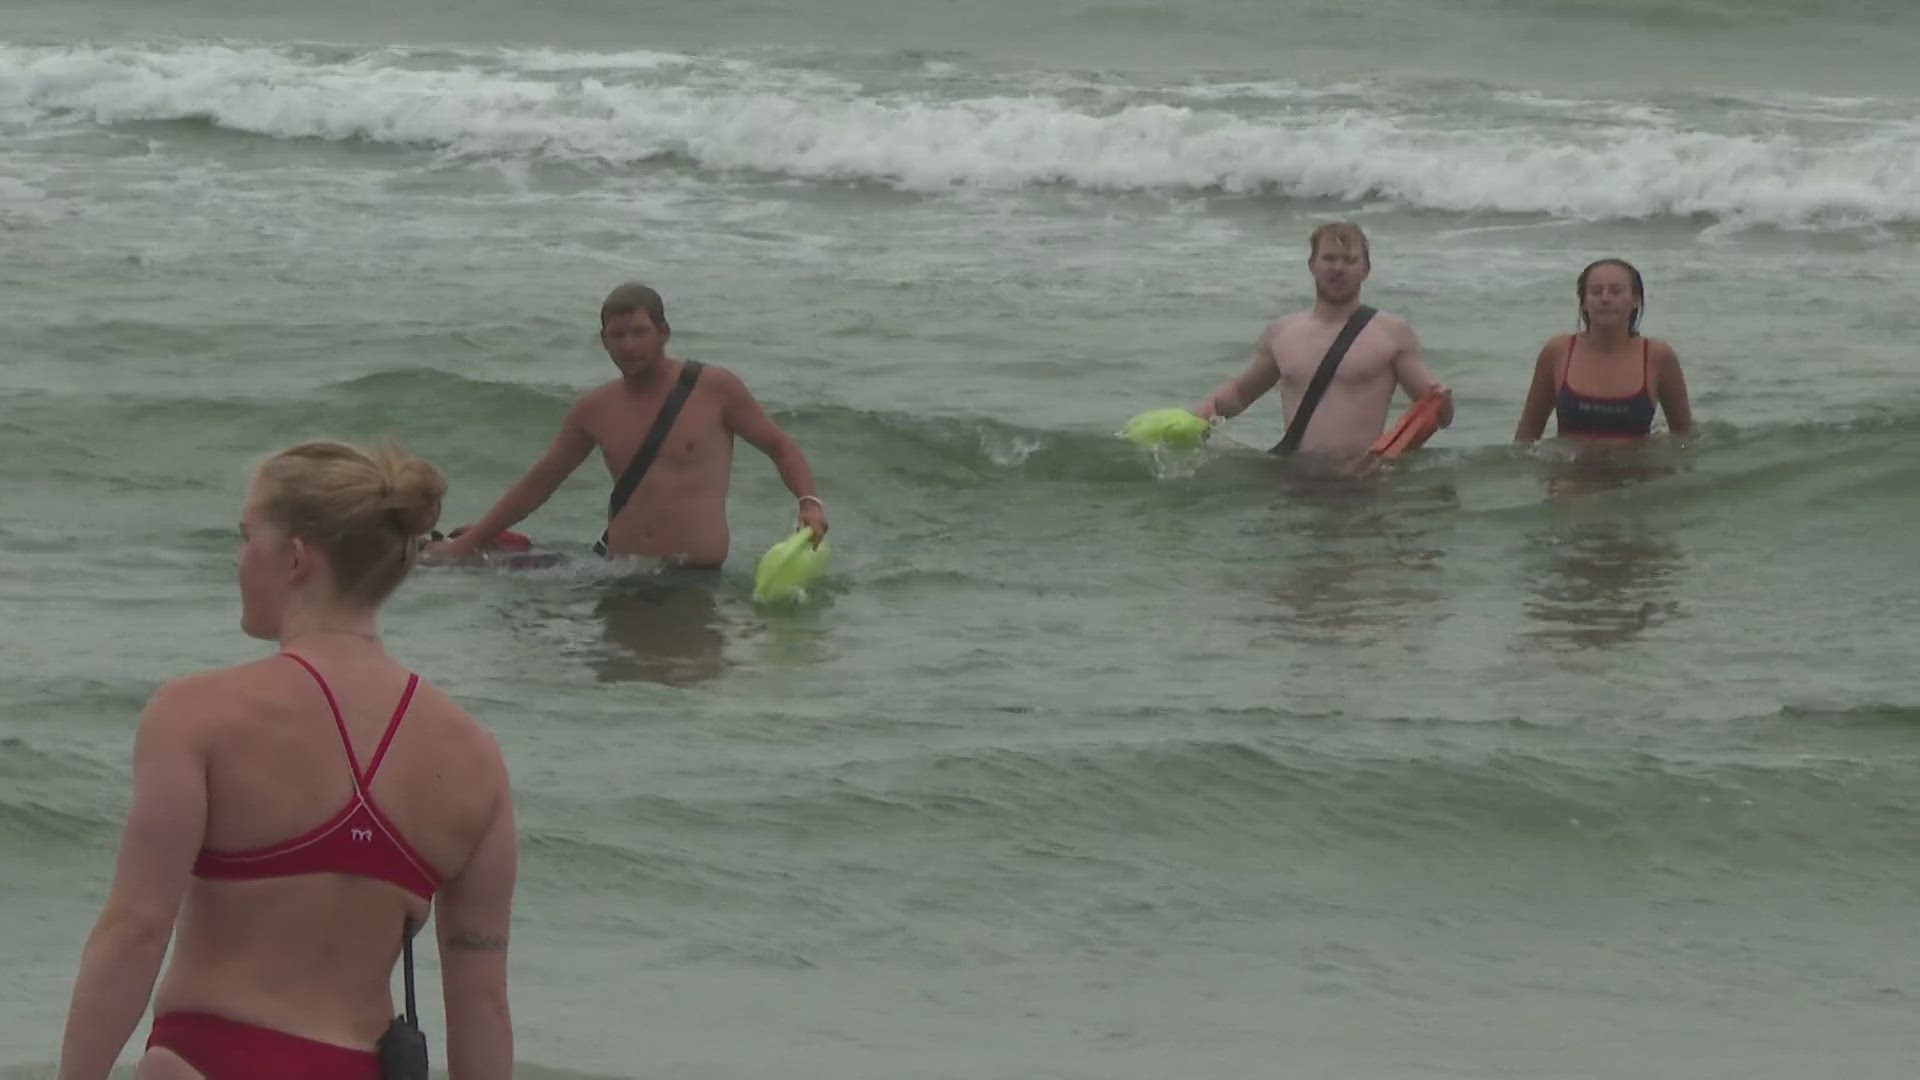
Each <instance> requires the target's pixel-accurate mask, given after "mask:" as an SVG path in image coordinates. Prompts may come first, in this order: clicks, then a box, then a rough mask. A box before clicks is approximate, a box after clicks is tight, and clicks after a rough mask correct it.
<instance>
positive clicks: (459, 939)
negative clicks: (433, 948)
mask: <svg viewBox="0 0 1920 1080" xmlns="http://www.w3.org/2000/svg"><path fill="white" fill-rule="evenodd" d="M447 948H449V949H468V950H472V951H474V952H505V951H506V950H507V935H506V933H505V932H501V933H498V934H483V933H480V932H479V931H477V930H462V931H460V932H459V933H456V934H453V935H451V936H449V937H448V938H447Z"/></svg>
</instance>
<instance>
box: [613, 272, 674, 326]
mask: <svg viewBox="0 0 1920 1080" xmlns="http://www.w3.org/2000/svg"><path fill="white" fill-rule="evenodd" d="M636 311H644V312H646V313H647V318H649V319H651V320H652V321H653V326H654V329H656V330H658V331H660V332H661V333H663V334H670V333H672V332H673V328H672V327H670V326H668V325H667V304H666V301H664V300H662V299H660V294H659V293H658V292H655V291H654V290H653V289H651V288H649V287H648V286H645V285H642V284H640V283H639V282H637V281H629V282H627V283H626V284H624V285H620V286H618V287H616V288H615V289H614V290H613V291H612V292H610V293H608V294H607V298H606V300H605V301H603V302H602V303H601V304H600V329H602V330H605V329H606V328H607V320H608V319H611V318H613V317H614V316H616V315H630V314H632V313H633V312H636Z"/></svg>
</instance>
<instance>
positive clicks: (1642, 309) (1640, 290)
mask: <svg viewBox="0 0 1920 1080" xmlns="http://www.w3.org/2000/svg"><path fill="white" fill-rule="evenodd" d="M1603 266H1617V267H1619V268H1620V269H1622V270H1625V271H1626V272H1627V276H1628V277H1630V278H1632V279H1633V298H1634V299H1635V300H1638V301H1639V303H1637V304H1635V305H1634V307H1633V315H1632V316H1631V317H1630V318H1628V319H1627V334H1628V335H1629V336H1638V335H1639V333H1640V316H1642V315H1644V314H1646V312H1647V283H1646V282H1644V281H1642V280H1640V271H1638V270H1636V269H1634V267H1633V264H1632V263H1630V262H1628V261H1627V260H1625V259H1612V258H1608V259H1595V260H1593V261H1592V262H1590V263H1588V264H1587V268H1586V269H1585V270H1582V271H1580V280H1579V281H1578V282H1577V283H1576V284H1575V285H1574V287H1573V296H1574V299H1575V300H1576V301H1577V302H1578V303H1579V305H1580V327H1581V329H1586V327H1587V324H1588V322H1589V320H1588V319H1587V279H1588V278H1590V277H1592V276H1593V272H1594V271H1595V270H1598V269H1600V268H1601V267H1603Z"/></svg>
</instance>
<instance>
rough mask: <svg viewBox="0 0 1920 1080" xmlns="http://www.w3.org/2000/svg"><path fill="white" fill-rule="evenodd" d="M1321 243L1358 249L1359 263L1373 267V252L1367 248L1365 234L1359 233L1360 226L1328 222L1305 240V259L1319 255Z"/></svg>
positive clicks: (1341, 222) (1349, 223) (1347, 222)
mask: <svg viewBox="0 0 1920 1080" xmlns="http://www.w3.org/2000/svg"><path fill="white" fill-rule="evenodd" d="M1322 241H1325V242H1327V243H1330V244H1338V245H1340V246H1341V247H1358V248H1359V249H1360V261H1361V262H1363V263H1365V264H1366V265H1368V266H1372V265H1373V252H1372V250H1371V249H1370V248H1369V247H1368V246H1367V234H1366V233H1364V232H1361V231H1360V226H1358V225H1355V224H1353V223H1352V222H1350V221H1330V222H1328V223H1326V224H1325V225H1322V226H1320V227H1319V228H1317V229H1315V230H1313V235H1312V236H1309V237H1308V238H1307V258H1309V259H1311V258H1313V257H1315V256H1317V255H1319V254H1320V244H1321V242H1322Z"/></svg>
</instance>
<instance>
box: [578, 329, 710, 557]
mask: <svg viewBox="0 0 1920 1080" xmlns="http://www.w3.org/2000/svg"><path fill="white" fill-rule="evenodd" d="M700 371H701V363H700V361H698V360H688V361H686V362H685V363H683V364H681V365H680V378H679V379H678V380H677V381H676V382H675V383H674V384H673V389H671V390H669V391H667V398H666V400H665V401H662V402H661V403H660V412H659V413H658V414H656V415H655V416H654V418H653V427H651V428H649V429H647V437H646V438H645V439H644V440H642V441H641V443H640V449H639V450H637V451H635V452H634V455H633V460H632V461H629V462H627V468H626V471H625V472H623V473H621V474H620V479H619V481H618V482H616V483H615V484H614V485H613V494H612V495H609V496H608V497H607V520H608V521H612V520H613V519H614V516H615V515H617V514H618V513H620V508H621V507H623V506H625V505H627V500H628V499H631V498H633V493H634V492H635V491H637V490H638V489H639V487H640V481H641V480H642V479H643V478H645V477H646V475H647V470H648V469H650V468H652V467H653V459H654V458H657V457H659V456H660V448H661V447H662V446H664V445H666V441H667V432H668V431H669V430H671V429H672V428H673V421H674V419H675V418H676V417H678V416H679V415H680V407H681V406H682V405H685V404H686V403H687V396H688V395H689V394H692V393H693V384H694V383H696V382H698V381H700ZM593 553H594V554H595V555H605V554H606V553H607V534H606V531H605V530H602V531H601V533H600V539H599V540H597V541H595V542H594V545H593Z"/></svg>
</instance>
